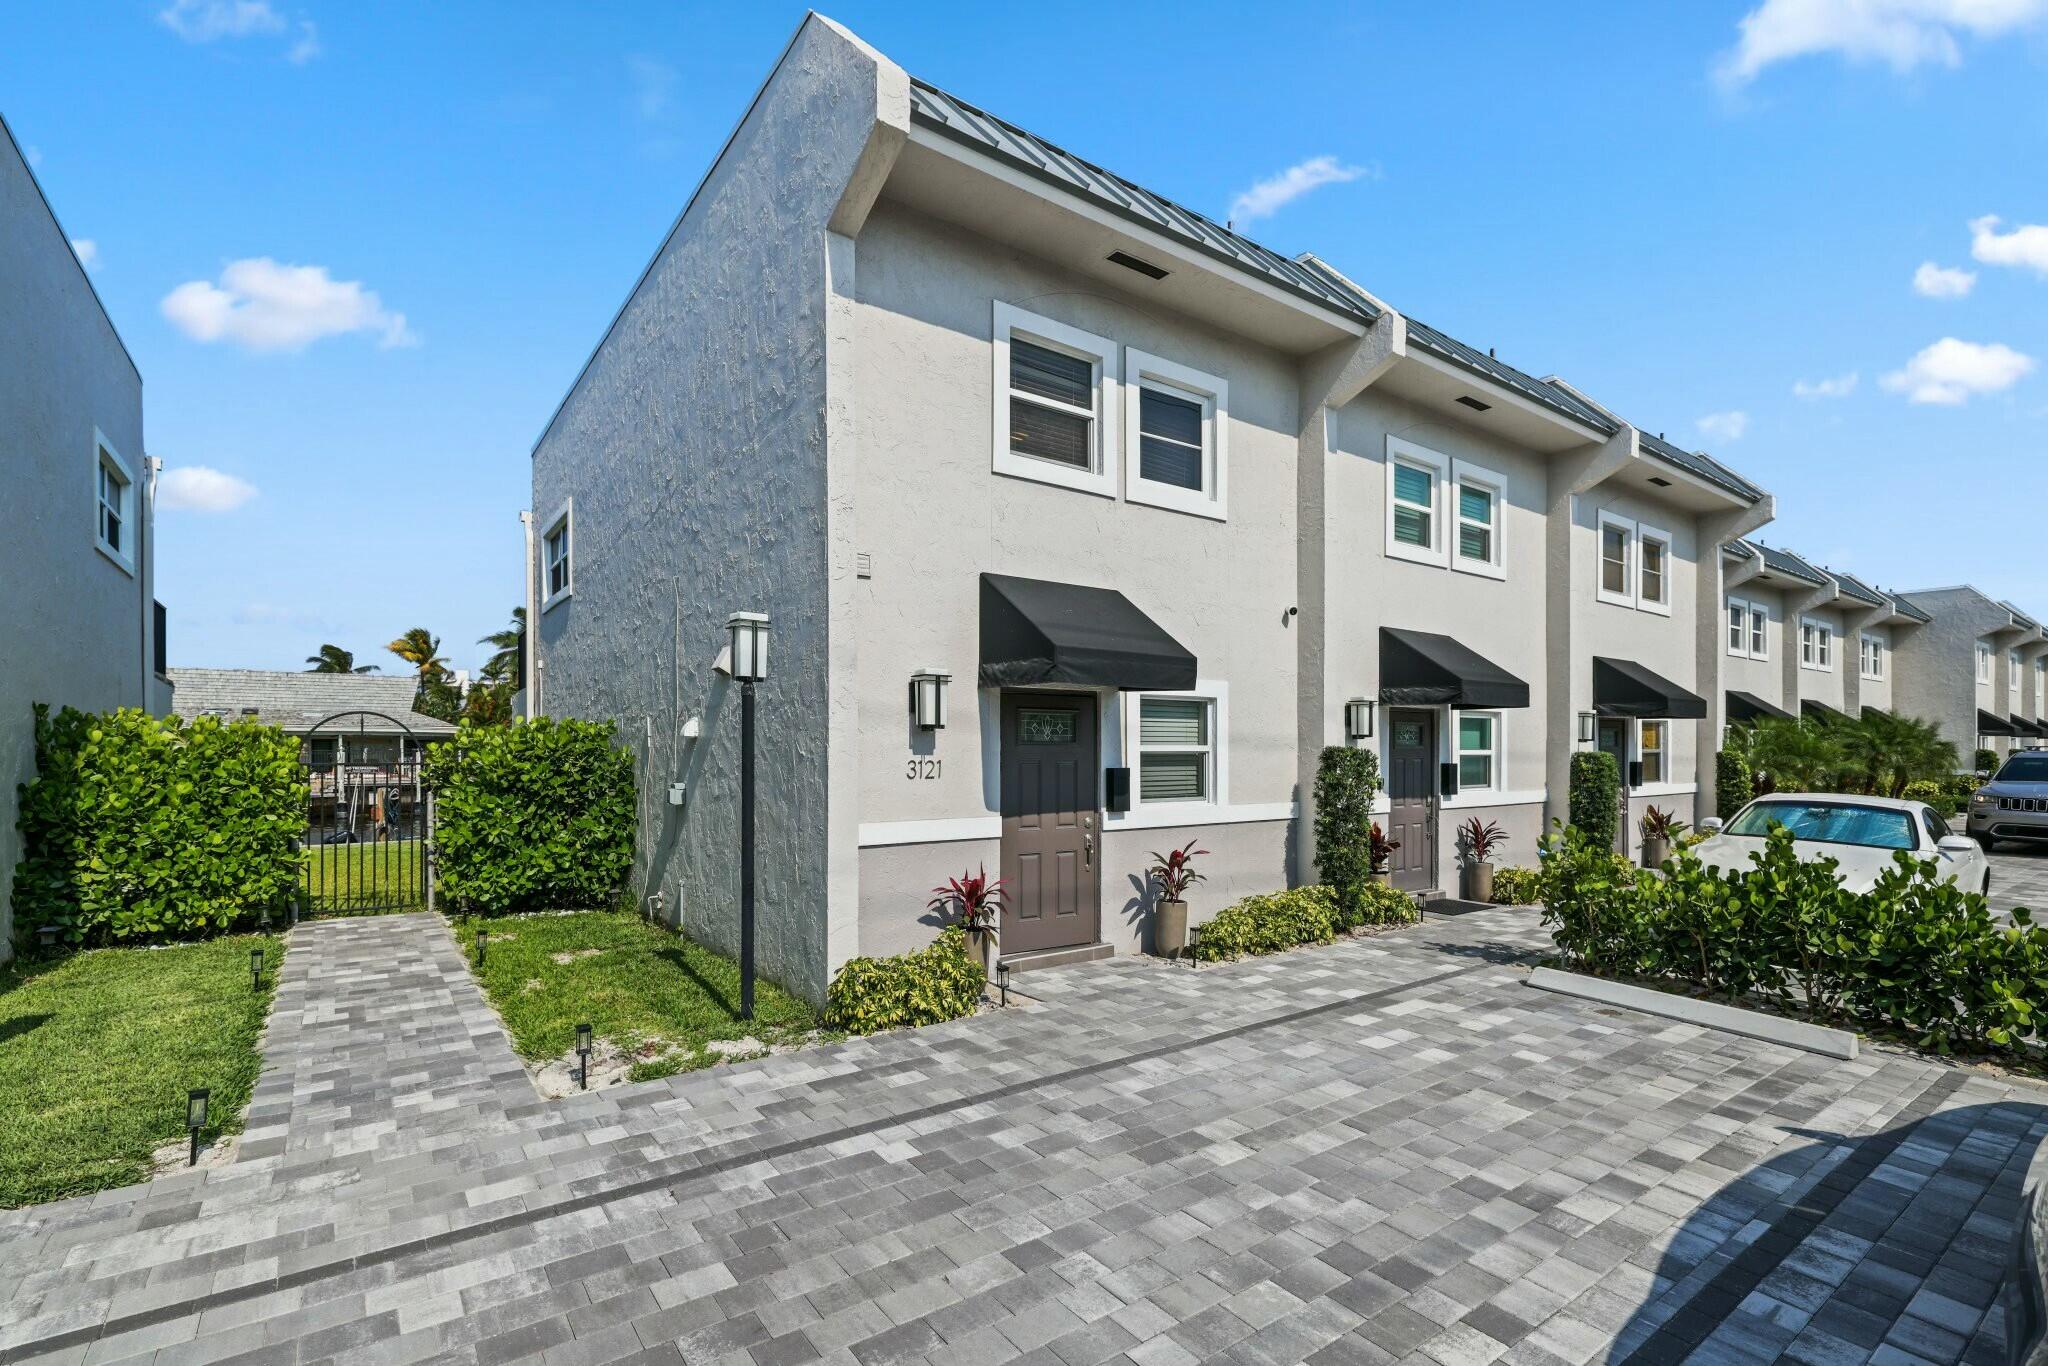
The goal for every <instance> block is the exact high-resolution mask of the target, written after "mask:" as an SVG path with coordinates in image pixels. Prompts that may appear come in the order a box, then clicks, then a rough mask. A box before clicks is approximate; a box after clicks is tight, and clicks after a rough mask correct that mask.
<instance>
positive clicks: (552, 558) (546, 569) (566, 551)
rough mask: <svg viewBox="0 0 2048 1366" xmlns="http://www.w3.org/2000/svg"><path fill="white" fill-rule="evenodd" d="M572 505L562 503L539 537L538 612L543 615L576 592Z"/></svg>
mask: <svg viewBox="0 0 2048 1366" xmlns="http://www.w3.org/2000/svg"><path fill="white" fill-rule="evenodd" d="M575 512H576V505H575V503H574V501H573V500H572V501H571V502H568V503H565V504H563V506H562V510H561V511H560V512H558V513H556V514H555V516H554V519H553V520H552V521H550V522H549V523H548V524H547V530H546V531H544V532H543V533H541V542H540V589H541V604H540V606H541V610H542V611H543V612H545V611H546V610H547V609H548V608H550V607H553V606H554V605H555V604H556V603H557V602H560V601H561V600H562V599H563V598H566V597H568V596H569V595H570V594H571V593H572V592H574V591H575V588H576V565H575V554H576V551H575V546H576V525H575Z"/></svg>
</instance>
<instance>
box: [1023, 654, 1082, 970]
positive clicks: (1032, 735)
mask: <svg viewBox="0 0 2048 1366" xmlns="http://www.w3.org/2000/svg"><path fill="white" fill-rule="evenodd" d="M1095 712H1096V701H1095V698H1094V697H1093V696H1092V695H1089V694H1085V693H1015V692H1013V693H1005V694H1004V695H1003V731H1002V749H1003V891H1004V893H1005V894H1006V895H1005V896H1004V900H1003V914H1002V952H1003V953H1005V954H1015V953H1029V952H1032V951H1033V950H1036V949H1057V948H1068V947H1071V946H1074V945H1079V944H1093V943H1095V942H1096V941H1097V940H1098V939H1100V938H1101V928H1102V898H1101V895H1100V892H1099V890H1098V887H1099V882H1098V878H1099V873H1098V868H1099V864H1100V859H1099V857H1098V850H1097V842H1098V839H1099V837H1100V827H1101V824H1102V821H1101V812H1100V810H1099V808H1098V805H1097V795H1096V794H1097V776H1096V775H1097V773H1098V772H1099V771H1100V764H1101V752H1100V750H1099V749H1098V747H1097V744H1096V728H1095Z"/></svg>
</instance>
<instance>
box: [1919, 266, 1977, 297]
mask: <svg viewBox="0 0 2048 1366" xmlns="http://www.w3.org/2000/svg"><path fill="white" fill-rule="evenodd" d="M1976 284H1977V272H1976V271H1974V270H1964V269H1963V268H1962V267H1961V266H1937V265H1936V264H1934V262H1932V261H1922V262H1921V263H1920V268H1919V269H1918V270H1916V271H1914V272H1913V292H1914V293H1915V294H1918V295H1921V296H1922V297H1923V298H1928V299H1960V298H1962V297H1963V296H1964V295H1965V294H1968V293H1969V292H1970V291H1971V290H1972V289H1973V288H1975V287H1976Z"/></svg>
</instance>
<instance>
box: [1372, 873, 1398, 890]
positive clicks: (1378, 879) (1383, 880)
mask: <svg viewBox="0 0 2048 1366" xmlns="http://www.w3.org/2000/svg"><path fill="white" fill-rule="evenodd" d="M1372 880H1373V881H1374V882H1375V883H1376V884H1378V885H1379V886H1381V887H1391V886H1393V885H1394V875H1393V874H1392V873H1391V872H1386V873H1374V874H1373V875H1372Z"/></svg>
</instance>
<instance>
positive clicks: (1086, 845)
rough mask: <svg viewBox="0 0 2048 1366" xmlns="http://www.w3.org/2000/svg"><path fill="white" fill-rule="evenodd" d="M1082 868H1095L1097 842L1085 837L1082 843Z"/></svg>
mask: <svg viewBox="0 0 2048 1366" xmlns="http://www.w3.org/2000/svg"><path fill="white" fill-rule="evenodd" d="M1081 866H1082V867H1083V868H1093V867H1094V866H1095V841H1094V840H1092V839H1087V838H1085V837H1084V838H1083V839H1082V841H1081Z"/></svg>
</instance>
